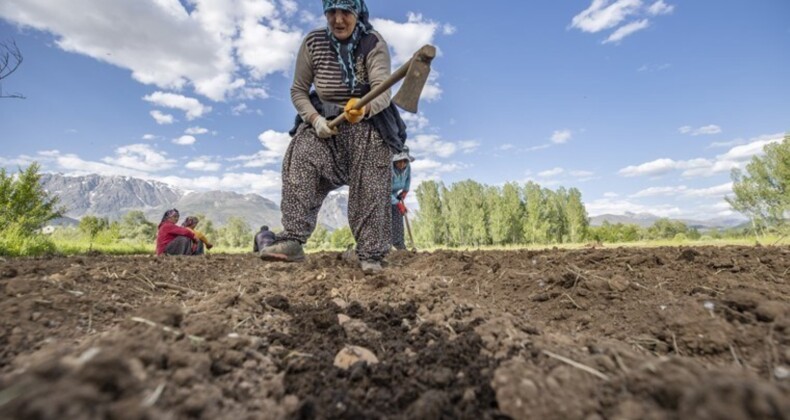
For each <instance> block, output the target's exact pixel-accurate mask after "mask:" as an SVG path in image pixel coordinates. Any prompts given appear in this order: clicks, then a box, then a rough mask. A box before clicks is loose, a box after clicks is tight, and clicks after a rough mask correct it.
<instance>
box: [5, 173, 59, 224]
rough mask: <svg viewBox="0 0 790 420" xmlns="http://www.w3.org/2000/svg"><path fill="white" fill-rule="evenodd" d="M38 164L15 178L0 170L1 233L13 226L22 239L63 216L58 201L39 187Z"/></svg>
mask: <svg viewBox="0 0 790 420" xmlns="http://www.w3.org/2000/svg"><path fill="white" fill-rule="evenodd" d="M39 169H40V166H39V165H38V163H35V162H34V163H32V164H31V165H30V166H28V167H27V169H25V170H21V169H20V171H19V175H18V176H17V177H16V178H14V177H13V176H11V175H10V174H7V173H6V171H5V169H2V168H0V231H5V230H7V229H9V228H10V227H11V226H15V229H18V230H19V232H21V233H22V234H24V235H33V234H34V233H35V232H36V231H37V230H39V229H41V228H42V227H43V226H44V225H45V224H46V223H47V222H48V221H50V220H52V219H56V218H58V217H61V216H62V215H63V212H64V211H65V210H64V209H63V208H61V207H58V199H57V197H52V196H50V195H49V193H48V192H47V191H46V190H44V188H43V187H42V186H41V175H39V173H38V171H39Z"/></svg>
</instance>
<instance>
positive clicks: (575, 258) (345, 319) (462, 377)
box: [0, 247, 790, 420]
mask: <svg viewBox="0 0 790 420" xmlns="http://www.w3.org/2000/svg"><path fill="white" fill-rule="evenodd" d="M789 272H790V249H788V248H787V247H724V248H713V247H710V248H707V247H701V248H650V249H631V248H616V249H586V250H576V251H564V250H556V249H555V250H545V251H508V252H505V251H502V252H480V251H474V252H472V251H470V252H455V251H453V252H450V251H439V252H433V253H416V254H415V253H407V252H399V253H393V254H391V255H390V257H389V266H388V267H387V268H386V269H385V270H384V272H383V273H382V274H378V275H373V276H365V275H363V274H362V272H361V271H359V269H358V268H357V267H356V266H355V265H354V263H353V261H346V260H344V259H343V258H341V256H340V255H339V254H334V253H322V254H314V255H310V256H308V260H307V261H306V262H305V263H301V264H293V265H289V264H285V263H264V262H261V261H260V260H259V259H257V258H256V257H255V256H254V255H233V256H231V255H211V256H208V257H205V258H194V257H192V258H156V257H147V256H140V257H110V256H90V257H88V256H85V257H71V258H55V259H9V260H0V292H2V296H1V297H0V418H9V419H10V418H13V419H65V418H97V419H98V418H113V419H181V418H206V419H245V418H248V419H269V418H271V419H280V418H304V419H310V418H360V419H362V418H365V419H368V418H408V419H418V418H419V419H433V418H448V419H449V418H467V419H504V418H516V419H521V418H523V419H586V420H593V419H692V418H693V419H744V418H755V419H788V418H790V286H788V280H789V279H790V276H789V275H788V274H789Z"/></svg>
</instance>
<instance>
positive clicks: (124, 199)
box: [41, 174, 348, 230]
mask: <svg viewBox="0 0 790 420" xmlns="http://www.w3.org/2000/svg"><path fill="white" fill-rule="evenodd" d="M41 185H42V186H43V188H44V189H45V190H46V191H48V192H49V193H50V194H51V195H53V196H56V197H58V198H59V199H60V205H62V206H64V207H65V208H66V212H65V216H66V218H67V219H79V218H81V217H82V216H86V215H92V216H97V217H107V218H108V219H110V220H118V219H120V218H121V217H123V215H124V214H126V213H128V212H129V211H132V210H140V211H142V212H143V213H144V214H145V215H146V218H148V220H150V221H152V222H154V223H156V222H159V219H160V218H161V217H162V213H164V211H165V210H166V209H169V208H174V207H175V208H177V209H178V210H179V212H180V213H181V215H182V217H183V216H189V215H194V214H202V215H205V216H206V217H207V218H208V219H209V220H211V221H213V222H214V223H215V224H217V225H223V224H225V223H226V222H227V221H228V219H229V218H230V217H231V216H238V217H241V218H242V219H244V220H245V221H246V222H247V223H248V224H249V225H250V227H251V228H252V229H254V230H257V229H258V227H260V226H261V225H269V227H271V228H272V229H280V228H281V227H282V224H281V222H280V219H281V217H282V214H281V212H280V207H279V206H278V205H277V203H275V202H273V201H272V200H269V199H267V198H265V197H262V196H260V195H258V194H239V193H236V192H232V191H185V190H182V189H180V188H178V187H174V186H172V185H168V184H164V183H161V182H157V181H148V180H142V179H137V178H132V177H123V176H102V175H85V176H66V175H62V174H41ZM347 215H348V193H347V192H344V191H339V192H332V193H330V194H329V196H328V197H327V198H326V200H324V205H323V206H322V208H321V212H320V213H319V217H318V223H320V224H322V225H324V226H325V227H326V228H327V229H330V230H334V229H337V228H341V227H343V226H347V225H348V216H347Z"/></svg>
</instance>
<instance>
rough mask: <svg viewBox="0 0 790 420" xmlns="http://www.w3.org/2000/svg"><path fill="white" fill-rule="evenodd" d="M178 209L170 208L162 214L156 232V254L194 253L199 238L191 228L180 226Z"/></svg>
mask: <svg viewBox="0 0 790 420" xmlns="http://www.w3.org/2000/svg"><path fill="white" fill-rule="evenodd" d="M179 217H180V215H179V214H178V210H176V209H170V210H168V211H166V212H165V214H164V216H162V221H161V222H160V223H159V230H158V231H157V233H156V255H163V254H164V255H192V254H194V253H195V248H196V246H195V244H194V242H195V241H196V240H197V238H195V234H194V233H192V231H191V230H189V229H186V228H182V227H181V226H178V225H177V224H176V223H178V219H179Z"/></svg>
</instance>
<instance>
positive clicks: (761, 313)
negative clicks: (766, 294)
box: [754, 300, 790, 322]
mask: <svg viewBox="0 0 790 420" xmlns="http://www.w3.org/2000/svg"><path fill="white" fill-rule="evenodd" d="M788 308H790V305H787V304H785V303H782V302H777V301H773V300H766V301H762V302H760V303H759V304H758V305H757V309H755V310H754V314H755V315H757V320H758V321H763V322H773V321H774V320H776V319H779V318H780V317H781V316H782V314H783V313H784V312H786V311H787V310H788Z"/></svg>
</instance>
